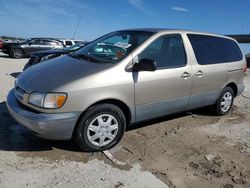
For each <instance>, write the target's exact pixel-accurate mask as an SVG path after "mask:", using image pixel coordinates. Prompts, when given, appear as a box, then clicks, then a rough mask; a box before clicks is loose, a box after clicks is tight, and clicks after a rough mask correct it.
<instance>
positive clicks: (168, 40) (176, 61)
mask: <svg viewBox="0 0 250 188" xmlns="http://www.w3.org/2000/svg"><path fill="white" fill-rule="evenodd" d="M138 57H139V59H142V58H146V59H152V60H155V61H156V67H157V69H166V68H176V67H183V66H185V65H186V53H185V49H184V45H183V41H182V38H181V36H180V35H178V34H174V35H164V36H161V37H159V38H158V39H156V40H155V41H153V42H152V43H151V44H150V45H149V46H148V47H147V48H146V49H145V50H144V51H143V52H142V53H141V54H139V56H138Z"/></svg>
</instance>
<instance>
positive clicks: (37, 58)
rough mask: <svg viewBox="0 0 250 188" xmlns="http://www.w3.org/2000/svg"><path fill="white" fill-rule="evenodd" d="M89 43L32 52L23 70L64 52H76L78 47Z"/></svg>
mask: <svg viewBox="0 0 250 188" xmlns="http://www.w3.org/2000/svg"><path fill="white" fill-rule="evenodd" d="M86 44H87V43H85V44H84V43H83V44H75V45H72V46H70V47H67V48H63V49H54V50H44V51H40V52H34V53H32V55H31V57H30V59H29V61H28V62H27V63H26V64H25V65H24V68H23V70H26V69H27V68H29V67H31V66H32V65H35V64H38V63H41V62H43V61H46V60H49V59H52V58H55V57H59V56H61V55H64V54H68V53H70V52H74V51H76V50H78V49H80V48H81V47H83V46H85V45H86Z"/></svg>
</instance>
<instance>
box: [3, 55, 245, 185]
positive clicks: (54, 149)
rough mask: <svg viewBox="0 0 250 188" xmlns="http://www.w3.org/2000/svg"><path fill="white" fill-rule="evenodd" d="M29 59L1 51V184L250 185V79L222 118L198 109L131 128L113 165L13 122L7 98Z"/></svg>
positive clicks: (119, 145)
mask: <svg viewBox="0 0 250 188" xmlns="http://www.w3.org/2000/svg"><path fill="white" fill-rule="evenodd" d="M1 56H2V57H1ZM26 61H27V59H22V60H13V59H9V58H6V57H3V55H1V54H0V92H1V93H0V187H68V186H70V187H79V186H81V187H116V188H118V187H170V188H171V187H178V188H179V187H180V188H182V187H190V188H194V187H214V188H215V187H222V188H232V187H250V123H249V120H250V115H249V112H250V78H249V76H247V77H246V78H245V84H246V89H245V91H244V93H243V95H241V96H239V97H238V98H236V100H235V105H234V107H233V110H232V112H231V113H230V114H229V115H227V116H223V117H216V116H213V115H211V113H210V111H209V109H198V110H195V111H192V112H187V113H181V114H177V115H172V116H168V117H164V118H160V119H157V120H153V121H149V122H146V123H140V124H137V125H134V126H131V127H129V128H128V130H127V132H126V134H125V136H124V138H123V140H122V141H121V143H120V144H118V145H117V146H116V147H115V148H113V149H111V151H110V152H111V153H112V154H113V155H114V156H115V157H116V158H117V159H119V160H120V161H124V162H126V165H124V166H118V165H115V164H113V163H112V162H111V161H110V160H108V159H107V157H106V156H105V155H104V154H103V153H84V152H81V151H80V149H79V148H78V146H77V145H76V144H75V143H74V142H72V141H48V140H43V139H39V138H37V137H36V136H34V135H33V134H32V133H30V132H29V131H28V130H27V129H26V128H24V127H22V126H21V125H19V124H18V123H16V122H15V121H14V120H13V119H12V118H11V116H10V115H9V113H8V112H7V109H6V104H5V99H6V95H7V93H8V91H9V89H10V88H11V87H12V86H13V82H14V77H16V76H17V75H18V72H20V71H21V70H22V67H23V65H24V63H25V62H26ZM1 185H2V186H1Z"/></svg>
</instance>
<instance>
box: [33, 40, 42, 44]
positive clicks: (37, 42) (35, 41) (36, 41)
mask: <svg viewBox="0 0 250 188" xmlns="http://www.w3.org/2000/svg"><path fill="white" fill-rule="evenodd" d="M31 43H32V44H41V43H42V42H41V40H33V41H31Z"/></svg>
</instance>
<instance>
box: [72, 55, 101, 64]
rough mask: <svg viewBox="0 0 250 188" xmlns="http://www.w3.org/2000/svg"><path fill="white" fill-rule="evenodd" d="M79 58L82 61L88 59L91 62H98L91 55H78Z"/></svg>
mask: <svg viewBox="0 0 250 188" xmlns="http://www.w3.org/2000/svg"><path fill="white" fill-rule="evenodd" d="M77 56H78V57H79V58H81V59H86V60H87V61H90V62H98V60H97V59H96V58H94V57H92V56H89V55H85V54H77Z"/></svg>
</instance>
